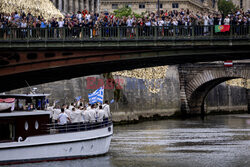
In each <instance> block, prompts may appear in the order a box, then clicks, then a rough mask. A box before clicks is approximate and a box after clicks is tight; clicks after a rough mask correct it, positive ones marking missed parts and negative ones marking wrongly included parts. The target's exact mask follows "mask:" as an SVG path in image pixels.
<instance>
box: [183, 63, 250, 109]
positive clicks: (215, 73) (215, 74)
mask: <svg viewBox="0 0 250 167" xmlns="http://www.w3.org/2000/svg"><path fill="white" fill-rule="evenodd" d="M192 72H194V71H192ZM186 75H188V74H187V73H186ZM187 78H189V79H187ZM237 78H243V79H250V73H249V70H247V69H244V68H233V67H231V68H225V67H221V68H215V69H205V70H203V71H199V72H197V71H196V74H195V75H193V76H192V77H190V76H189V77H188V76H186V77H185V82H184V81H183V82H184V83H185V88H184V91H185V92H183V89H182V88H181V92H182V94H185V96H186V97H185V98H186V99H185V100H183V99H182V101H184V103H185V102H186V107H185V108H184V110H186V111H185V112H186V113H189V114H204V113H205V109H204V101H205V99H206V97H207V95H208V93H209V92H210V90H212V89H213V88H214V87H216V86H217V85H219V84H221V83H223V82H225V81H228V80H231V79H237ZM182 79H183V78H182ZM181 98H182V97H181ZM182 103H183V102H182ZM182 105H183V104H182ZM182 110H183V108H182Z"/></svg>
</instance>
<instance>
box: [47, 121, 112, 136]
mask: <svg viewBox="0 0 250 167" xmlns="http://www.w3.org/2000/svg"><path fill="white" fill-rule="evenodd" d="M110 125H112V121H111V120H108V121H103V122H94V123H83V122H77V123H67V124H64V125H60V124H57V123H52V124H45V125H43V126H42V131H44V132H46V133H49V134H55V133H67V132H78V131H88V130H94V129H100V128H104V127H109V126H110Z"/></svg>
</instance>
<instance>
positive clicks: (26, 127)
mask: <svg viewBox="0 0 250 167" xmlns="http://www.w3.org/2000/svg"><path fill="white" fill-rule="evenodd" d="M24 129H25V130H26V131H27V130H28V129H29V124H28V122H27V121H26V122H25V123H24Z"/></svg>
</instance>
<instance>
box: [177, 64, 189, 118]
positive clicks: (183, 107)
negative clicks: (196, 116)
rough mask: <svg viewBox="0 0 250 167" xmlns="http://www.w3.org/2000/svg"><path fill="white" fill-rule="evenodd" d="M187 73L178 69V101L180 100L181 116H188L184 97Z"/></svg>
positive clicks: (186, 102) (185, 97)
mask: <svg viewBox="0 0 250 167" xmlns="http://www.w3.org/2000/svg"><path fill="white" fill-rule="evenodd" d="M186 75H187V71H185V70H183V69H181V68H180V67H179V79H180V100H181V113H182V114H183V115H186V114H189V106H188V101H187V96H186V82H185V81H186V79H185V76H186Z"/></svg>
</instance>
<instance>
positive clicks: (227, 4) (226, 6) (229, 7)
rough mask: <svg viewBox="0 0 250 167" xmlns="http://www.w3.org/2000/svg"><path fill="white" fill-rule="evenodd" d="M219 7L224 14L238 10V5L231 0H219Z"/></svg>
mask: <svg viewBox="0 0 250 167" xmlns="http://www.w3.org/2000/svg"><path fill="white" fill-rule="evenodd" d="M218 9H219V11H220V12H221V13H223V14H224V15H228V14H229V13H232V12H234V11H235V10H236V6H235V5H234V4H233V2H232V1H231V0H228V1H227V0H219V1H218Z"/></svg>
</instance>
